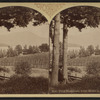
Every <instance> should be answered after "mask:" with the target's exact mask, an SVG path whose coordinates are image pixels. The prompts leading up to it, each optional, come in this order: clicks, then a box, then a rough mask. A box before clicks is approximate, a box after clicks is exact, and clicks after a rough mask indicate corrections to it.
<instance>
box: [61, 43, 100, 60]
mask: <svg viewBox="0 0 100 100" xmlns="http://www.w3.org/2000/svg"><path fill="white" fill-rule="evenodd" d="M60 47H61V46H60ZM91 55H94V56H95V55H100V48H99V46H98V45H97V46H96V47H94V46H93V45H89V46H88V47H87V48H84V47H83V46H81V47H80V49H79V50H69V51H68V58H71V59H72V58H76V57H87V56H91ZM60 56H61V57H60V59H62V50H61V48H60Z"/></svg>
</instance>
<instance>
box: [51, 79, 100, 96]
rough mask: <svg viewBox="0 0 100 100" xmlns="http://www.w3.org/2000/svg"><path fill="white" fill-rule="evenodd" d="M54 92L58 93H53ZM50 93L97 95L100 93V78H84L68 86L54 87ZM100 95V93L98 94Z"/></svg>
mask: <svg viewBox="0 0 100 100" xmlns="http://www.w3.org/2000/svg"><path fill="white" fill-rule="evenodd" d="M51 90H54V91H56V92H52V91H51ZM51 90H50V93H55V94H57V93H58V94H61V93H65V94H66V93H78V94H86V93H97V91H100V77H84V78H83V79H82V80H81V81H79V82H75V83H67V84H66V85H62V84H60V85H58V86H56V87H52V88H51ZM98 93H100V92H98Z"/></svg>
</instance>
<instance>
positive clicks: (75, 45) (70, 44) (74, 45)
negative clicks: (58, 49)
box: [68, 43, 80, 47]
mask: <svg viewBox="0 0 100 100" xmlns="http://www.w3.org/2000/svg"><path fill="white" fill-rule="evenodd" d="M68 47H80V45H79V44H73V43H68Z"/></svg>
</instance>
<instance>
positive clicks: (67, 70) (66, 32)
mask: <svg viewBox="0 0 100 100" xmlns="http://www.w3.org/2000/svg"><path fill="white" fill-rule="evenodd" d="M49 32H50V33H49V43H50V66H49V93H50V94H95V93H100V8H97V7H93V6H74V7H71V8H67V9H65V10H63V11H61V12H59V13H58V14H57V15H56V16H55V17H54V18H53V19H52V21H51V23H50V26H49Z"/></svg>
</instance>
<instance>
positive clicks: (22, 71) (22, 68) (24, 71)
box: [15, 61, 31, 76]
mask: <svg viewBox="0 0 100 100" xmlns="http://www.w3.org/2000/svg"><path fill="white" fill-rule="evenodd" d="M30 72H31V66H30V64H29V63H28V62H26V61H22V62H17V63H16V64H15V73H16V74H17V75H24V76H27V75H28V74H29V73H30Z"/></svg>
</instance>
